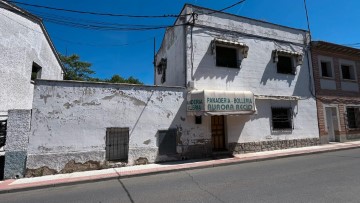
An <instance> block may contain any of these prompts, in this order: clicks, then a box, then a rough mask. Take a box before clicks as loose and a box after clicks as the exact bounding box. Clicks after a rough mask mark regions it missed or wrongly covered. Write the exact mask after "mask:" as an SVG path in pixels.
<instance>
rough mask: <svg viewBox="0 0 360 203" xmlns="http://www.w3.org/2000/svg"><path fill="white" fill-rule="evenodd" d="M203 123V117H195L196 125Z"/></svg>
mask: <svg viewBox="0 0 360 203" xmlns="http://www.w3.org/2000/svg"><path fill="white" fill-rule="evenodd" d="M201 123H202V117H201V116H195V124H201Z"/></svg>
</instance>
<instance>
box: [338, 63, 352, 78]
mask: <svg viewBox="0 0 360 203" xmlns="http://www.w3.org/2000/svg"><path fill="white" fill-rule="evenodd" d="M341 74H342V78H343V79H345V80H355V70H354V67H353V66H351V65H341Z"/></svg>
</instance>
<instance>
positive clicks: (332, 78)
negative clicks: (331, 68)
mask: <svg viewBox="0 0 360 203" xmlns="http://www.w3.org/2000/svg"><path fill="white" fill-rule="evenodd" d="M321 79H326V80H335V78H334V77H325V76H321Z"/></svg>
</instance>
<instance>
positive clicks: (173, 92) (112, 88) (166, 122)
mask: <svg viewBox="0 0 360 203" xmlns="http://www.w3.org/2000/svg"><path fill="white" fill-rule="evenodd" d="M31 122H32V126H31V133H30V136H29V147H28V160H27V166H26V167H27V168H28V169H37V168H41V167H45V166H46V167H49V168H50V169H54V170H56V171H58V172H59V171H61V170H62V169H63V168H64V167H65V165H66V164H67V163H68V162H69V161H71V160H74V161H75V162H77V163H85V162H86V161H97V162H104V161H105V147H106V146H105V139H106V128H110V127H121V128H129V138H130V139H129V153H128V164H130V165H132V164H134V163H135V161H136V160H138V159H139V158H140V157H142V158H146V159H147V160H148V162H149V163H152V162H157V161H165V160H177V159H179V158H181V156H182V154H185V153H188V151H187V148H184V147H183V145H195V144H198V143H203V142H204V141H203V140H204V138H205V139H207V140H209V139H210V133H209V129H208V126H207V125H204V126H201V125H195V124H194V121H193V118H192V117H187V115H186V91H185V89H184V88H179V87H154V86H140V85H125V84H105V83H87V82H73V81H48V80H38V81H36V84H35V92H34V103H33V113H32V120H31ZM167 129H177V152H178V153H177V154H176V155H174V156H159V155H158V144H159V143H158V131H159V130H167Z"/></svg>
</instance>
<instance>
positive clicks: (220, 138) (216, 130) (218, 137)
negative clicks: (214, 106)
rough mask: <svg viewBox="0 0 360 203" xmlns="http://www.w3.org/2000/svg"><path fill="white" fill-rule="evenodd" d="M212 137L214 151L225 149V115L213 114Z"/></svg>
mask: <svg viewBox="0 0 360 203" xmlns="http://www.w3.org/2000/svg"><path fill="white" fill-rule="evenodd" d="M211 137H212V145H213V150H214V151H220V150H224V149H225V119H224V116H211Z"/></svg>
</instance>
